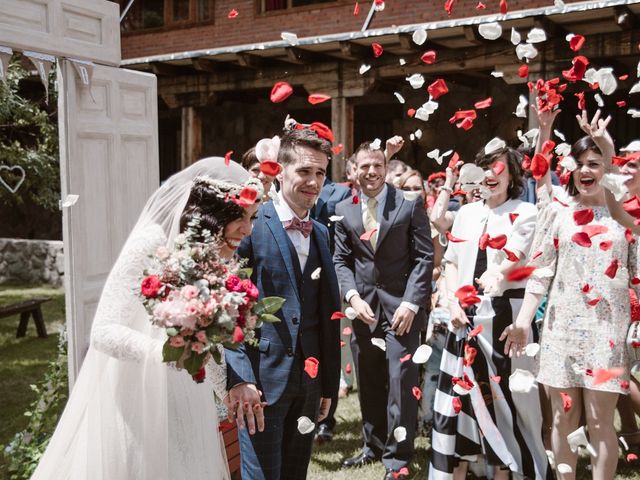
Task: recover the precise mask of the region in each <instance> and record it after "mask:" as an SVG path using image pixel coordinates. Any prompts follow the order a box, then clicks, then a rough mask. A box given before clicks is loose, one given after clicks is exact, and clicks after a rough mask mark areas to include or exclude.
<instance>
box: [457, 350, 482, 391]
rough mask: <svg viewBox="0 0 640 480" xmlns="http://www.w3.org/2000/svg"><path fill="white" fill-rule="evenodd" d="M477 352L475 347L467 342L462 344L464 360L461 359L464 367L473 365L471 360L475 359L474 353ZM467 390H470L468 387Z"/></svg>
mask: <svg viewBox="0 0 640 480" xmlns="http://www.w3.org/2000/svg"><path fill="white" fill-rule="evenodd" d="M477 354H478V350H477V349H475V348H473V347H472V346H470V345H468V344H467V345H465V346H464V360H463V363H464V366H465V367H470V366H471V365H473V362H475V361H476V355H477ZM454 380H455V379H454ZM455 383H456V382H454V384H455ZM458 383H460V382H458ZM469 390H471V389H470V388H469Z"/></svg>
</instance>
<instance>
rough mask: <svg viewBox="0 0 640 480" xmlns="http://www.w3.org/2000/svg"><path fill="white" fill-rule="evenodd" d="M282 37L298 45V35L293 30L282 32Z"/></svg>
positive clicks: (291, 43)
mask: <svg viewBox="0 0 640 480" xmlns="http://www.w3.org/2000/svg"><path fill="white" fill-rule="evenodd" d="M280 38H282V40H284V41H285V42H287V43H289V44H290V45H298V35H296V34H295V33H291V32H282V33H281V34H280Z"/></svg>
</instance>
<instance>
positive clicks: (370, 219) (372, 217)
mask: <svg viewBox="0 0 640 480" xmlns="http://www.w3.org/2000/svg"><path fill="white" fill-rule="evenodd" d="M377 216H378V200H376V198H375V197H374V198H369V199H368V200H367V215H366V216H365V218H364V228H365V231H367V232H368V231H371V230H373V229H374V228H379V227H378V221H377V219H376V218H377ZM377 241H378V232H375V233H374V234H373V235H371V239H370V242H371V246H372V247H373V250H374V251H375V249H376V242H377Z"/></svg>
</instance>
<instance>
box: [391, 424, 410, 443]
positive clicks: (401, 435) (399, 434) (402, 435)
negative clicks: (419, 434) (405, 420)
mask: <svg viewBox="0 0 640 480" xmlns="http://www.w3.org/2000/svg"><path fill="white" fill-rule="evenodd" d="M393 438H395V439H396V442H398V443H400V442H404V441H405V440H406V438H407V429H406V428H404V427H396V428H395V429H394V430H393Z"/></svg>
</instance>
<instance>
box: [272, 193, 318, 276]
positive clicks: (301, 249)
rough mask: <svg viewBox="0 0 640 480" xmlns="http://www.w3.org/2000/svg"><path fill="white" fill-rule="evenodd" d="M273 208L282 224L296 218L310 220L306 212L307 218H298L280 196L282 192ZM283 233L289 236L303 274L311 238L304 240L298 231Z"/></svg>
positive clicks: (304, 220)
mask: <svg viewBox="0 0 640 480" xmlns="http://www.w3.org/2000/svg"><path fill="white" fill-rule="evenodd" d="M273 206H274V207H275V209H276V213H277V214H278V218H279V219H280V221H281V222H282V223H284V222H288V221H290V220H292V219H293V217H297V218H298V219H299V220H301V221H303V222H306V221H311V219H310V218H309V212H307V216H306V217H304V218H300V217H298V216H297V215H296V214H295V212H294V211H293V210H292V209H291V207H290V206H289V204H288V203H287V202H286V200H285V199H284V197H283V196H282V191H280V192H278V195H277V200H276V201H274V202H273ZM283 226H284V225H283ZM285 232H287V235H289V239H290V240H291V243H293V248H295V249H296V253H297V254H298V261H299V262H300V271H302V272H304V267H305V265H306V264H307V259H308V258H309V245H310V244H311V236H308V237H306V238H305V236H304V235H303V234H302V232H300V231H298V230H285Z"/></svg>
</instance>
